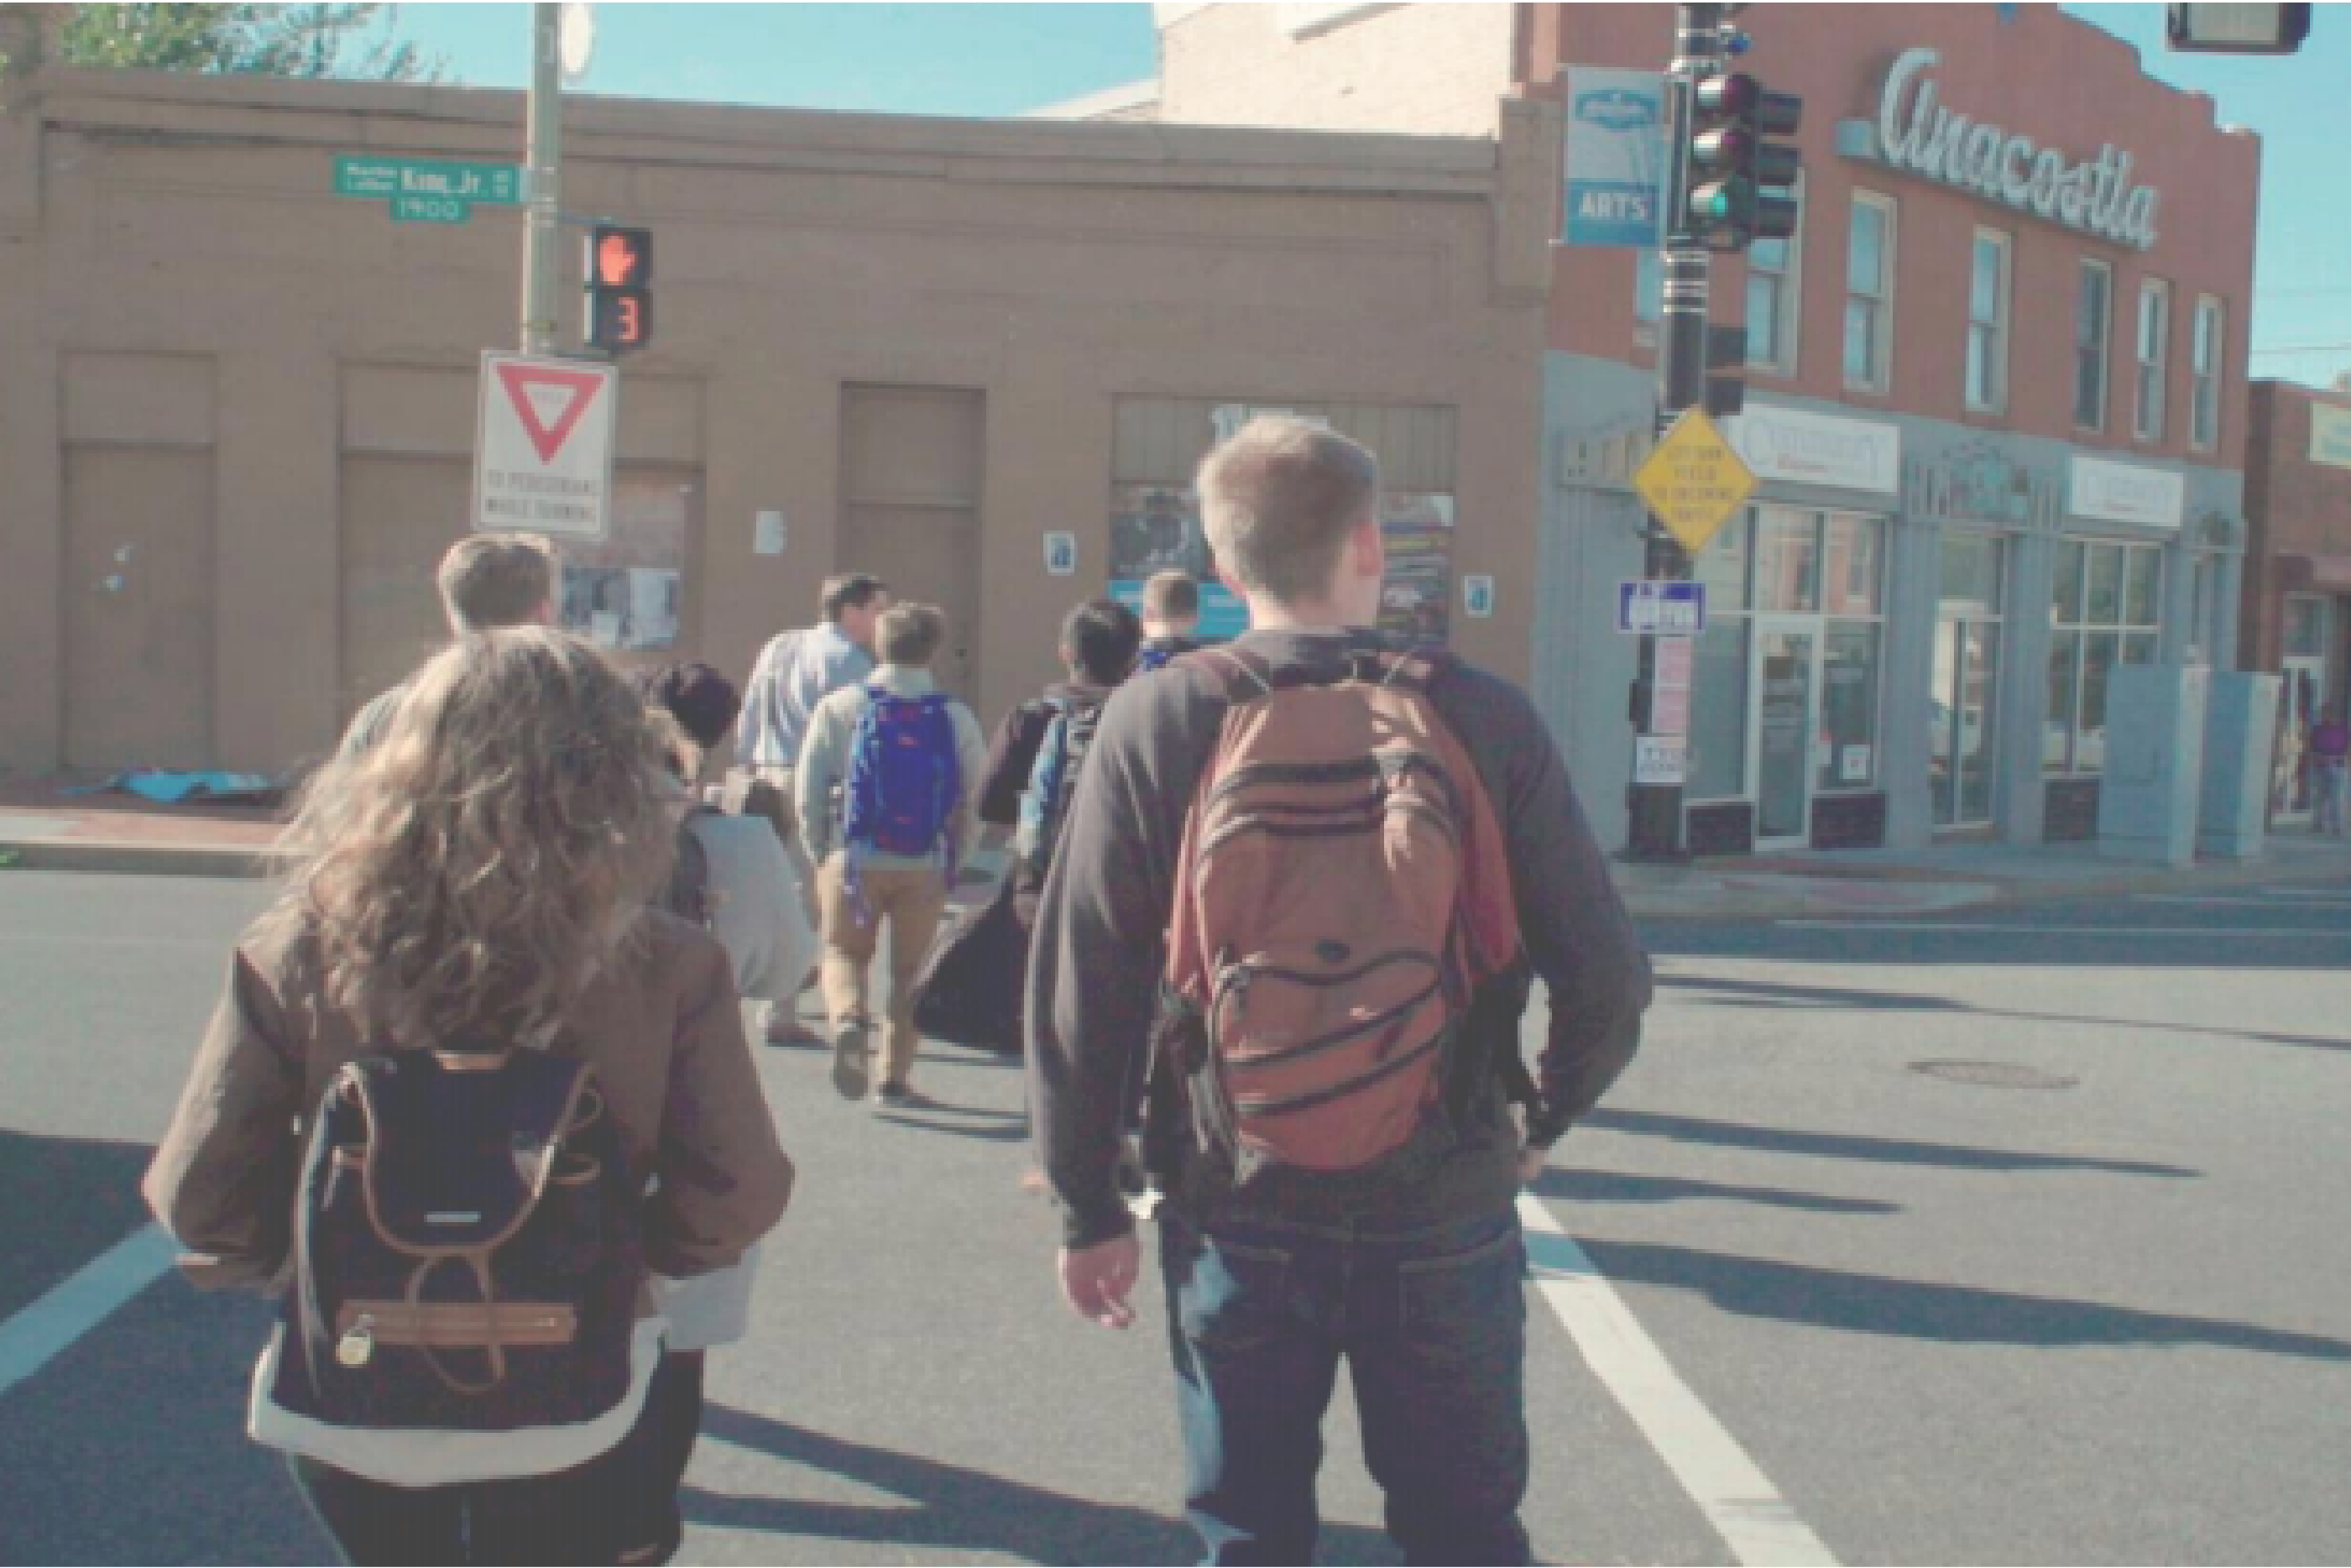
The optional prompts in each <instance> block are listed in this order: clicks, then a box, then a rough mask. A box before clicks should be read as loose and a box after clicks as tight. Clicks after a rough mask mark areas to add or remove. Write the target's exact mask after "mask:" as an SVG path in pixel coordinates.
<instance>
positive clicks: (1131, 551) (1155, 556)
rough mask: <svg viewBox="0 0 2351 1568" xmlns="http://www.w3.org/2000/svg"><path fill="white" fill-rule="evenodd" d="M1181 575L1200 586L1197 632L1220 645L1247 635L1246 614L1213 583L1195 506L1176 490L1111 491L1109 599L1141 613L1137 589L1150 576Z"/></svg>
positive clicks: (1186, 492)
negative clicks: (1243, 634) (1195, 581)
mask: <svg viewBox="0 0 2351 1568" xmlns="http://www.w3.org/2000/svg"><path fill="white" fill-rule="evenodd" d="M1162 571H1186V572H1189V573H1191V574H1192V576H1193V577H1194V578H1195V579H1196V580H1197V581H1198V582H1199V584H1200V630H1199V635H1200V637H1201V639H1202V640H1203V641H1205V642H1211V643H1221V642H1224V641H1226V640H1227V639H1228V638H1233V637H1238V636H1239V635H1240V634H1241V633H1242V632H1246V631H1248V630H1249V612H1248V610H1247V609H1245V608H1244V607H1243V606H1242V604H1241V601H1239V600H1238V599H1236V598H1235V597H1234V596H1233V595H1232V593H1231V592H1230V591H1228V590H1227V589H1226V587H1225V586H1224V584H1222V583H1220V582H1218V581H1217V580H1216V564H1215V560H1214V559H1213V558H1212V557H1211V556H1210V555H1209V553H1208V539H1207V535H1206V534H1205V533H1203V532H1202V531H1201V529H1200V506H1199V503H1198V502H1197V501H1196V500H1195V499H1194V498H1193V496H1192V492H1191V491H1190V490H1189V489H1187V488H1186V487H1185V486H1181V485H1114V486H1112V487H1111V497H1110V591H1111V597H1112V598H1113V599H1116V600H1118V601H1120V602H1121V603H1123V604H1125V605H1127V606H1128V607H1129V608H1131V609H1134V610H1138V611H1139V610H1140V609H1141V608H1142V607H1143V585H1144V582H1145V581H1146V580H1149V579H1150V577H1151V576H1152V574H1153V573H1155V572H1162Z"/></svg>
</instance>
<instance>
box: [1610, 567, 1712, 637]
mask: <svg viewBox="0 0 2351 1568" xmlns="http://www.w3.org/2000/svg"><path fill="white" fill-rule="evenodd" d="M1616 630H1617V631H1619V632H1624V633H1625V634H1626V635H1628V636H1635V637H1695V636H1697V635H1698V634H1699V633H1700V632H1704V631H1705V630H1706V584H1705V583H1703V582H1677V581H1672V580H1665V579H1656V578H1649V579H1644V580H1640V581H1638V582H1620V583H1618V584H1617V585H1616Z"/></svg>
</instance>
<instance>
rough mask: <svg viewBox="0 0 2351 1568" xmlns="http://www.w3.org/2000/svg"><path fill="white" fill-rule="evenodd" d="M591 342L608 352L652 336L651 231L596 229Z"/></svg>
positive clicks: (591, 247) (591, 240)
mask: <svg viewBox="0 0 2351 1568" xmlns="http://www.w3.org/2000/svg"><path fill="white" fill-rule="evenodd" d="M583 270H584V271H585V272H586V274H587V277H588V343H589V346H590V348H596V349H601V350H605V351H606V352H607V353H613V354H623V353H627V352H629V351H630V350H632V349H642V348H644V347H645V346H646V345H647V344H649V343H651V342H652V341H653V287H652V284H653V230H651V229H645V228H630V227H625V226H623V225H619V224H598V225H595V227H594V228H593V229H592V230H590V233H589V236H588V256H587V265H586V267H584V268H583Z"/></svg>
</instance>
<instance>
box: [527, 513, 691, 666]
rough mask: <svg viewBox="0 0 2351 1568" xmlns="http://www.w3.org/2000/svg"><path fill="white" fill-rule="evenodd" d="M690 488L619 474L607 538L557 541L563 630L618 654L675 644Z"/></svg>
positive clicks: (681, 601) (657, 649) (679, 622)
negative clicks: (560, 572) (559, 560)
mask: <svg viewBox="0 0 2351 1568" xmlns="http://www.w3.org/2000/svg"><path fill="white" fill-rule="evenodd" d="M693 494H694V487H693V486H691V485H680V484H677V483H675V482H674V481H648V480H643V479H637V480H627V479H624V480H622V482H621V483H620V484H619V485H618V486H615V493H614V495H613V497H612V531H611V537H609V538H601V539H565V540H562V541H561V542H560V543H559V544H558V545H557V547H556V550H557V553H558V554H559V556H560V557H561V558H562V560H563V588H562V602H561V603H560V604H559V606H558V607H557V608H558V609H559V612H561V621H562V625H563V629H564V630H565V631H567V632H574V633H576V634H578V635H580V636H582V637H585V638H587V639H588V640H589V641H590V642H591V643H595V644H596V645H597V646H598V647H600V648H611V649H614V650H616V651H619V652H622V653H658V652H662V651H664V650H666V649H670V648H674V647H676V646H677V641H678V636H679V632H680V628H681V625H682V623H683V622H684V618H685V538H686V532H687V529H688V527H689V516H688V513H689V507H690V504H691V502H692V500H693Z"/></svg>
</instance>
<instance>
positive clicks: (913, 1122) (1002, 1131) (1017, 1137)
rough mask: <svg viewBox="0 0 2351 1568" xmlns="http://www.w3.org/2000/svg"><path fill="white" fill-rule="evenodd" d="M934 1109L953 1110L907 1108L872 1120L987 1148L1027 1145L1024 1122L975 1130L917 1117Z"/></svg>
mask: <svg viewBox="0 0 2351 1568" xmlns="http://www.w3.org/2000/svg"><path fill="white" fill-rule="evenodd" d="M937 1109H946V1110H949V1111H952V1109H953V1107H935V1106H930V1105H917V1106H913V1107H910V1108H909V1110H908V1111H881V1112H877V1113H874V1117H873V1119H874V1120H875V1121H877V1122H887V1123H889V1124H891V1125H892V1126H893V1127H914V1128H916V1129H918V1130H920V1131H922V1132H925V1133H945V1134H946V1135H947V1136H948V1137H950V1138H977V1139H978V1140H979V1141H980V1142H982V1143H987V1144H1025V1143H1027V1142H1028V1141H1029V1124H1028V1123H1026V1122H1024V1121H1015V1122H1008V1123H1004V1124H998V1125H993V1126H991V1125H987V1124H982V1125H979V1126H974V1125H973V1124H970V1123H968V1122H938V1121H933V1120H931V1119H930V1118H929V1117H928V1116H927V1115H925V1114H920V1113H926V1112H930V1111H933V1110H937Z"/></svg>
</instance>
